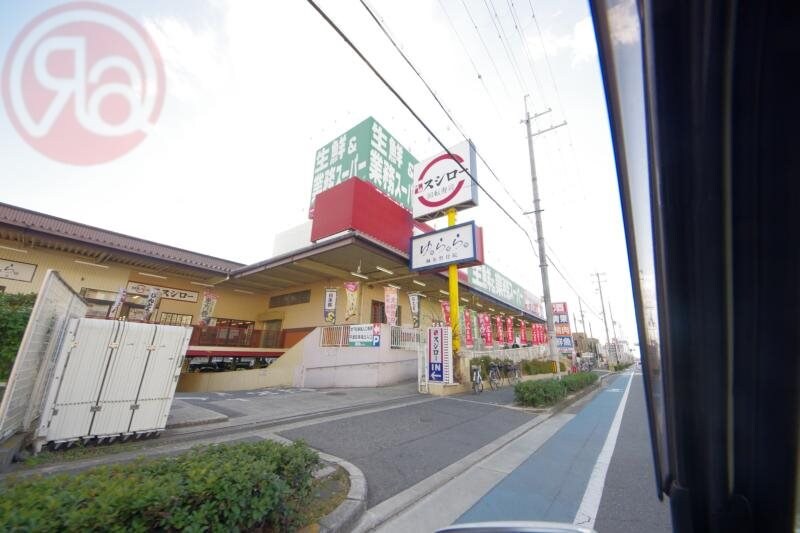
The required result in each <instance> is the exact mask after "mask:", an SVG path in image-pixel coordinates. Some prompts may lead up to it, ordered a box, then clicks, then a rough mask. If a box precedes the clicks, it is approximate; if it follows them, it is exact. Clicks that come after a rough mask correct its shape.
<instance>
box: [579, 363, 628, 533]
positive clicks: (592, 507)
mask: <svg viewBox="0 0 800 533" xmlns="http://www.w3.org/2000/svg"><path fill="white" fill-rule="evenodd" d="M629 375H630V377H629V378H628V385H627V386H626V387H625V393H624V394H623V395H622V400H621V401H620V402H619V407H617V412H616V414H615V415H614V420H613V421H612V422H611V428H610V429H609V430H608V436H607V437H606V442H605V443H604V444H603V449H602V450H600V455H598V456H597V462H596V463H595V464H594V468H593V469H592V475H591V477H590V478H589V483H588V484H587V485H586V492H584V493H583V499H582V500H581V505H580V507H579V508H578V512H577V513H576V514H575V519H574V520H573V521H572V523H573V524H575V525H576V526H582V527H586V528H589V529H594V521H595V519H596V518H597V510H598V509H599V508H600V499H601V498H602V497H603V488H604V487H605V484H606V474H607V473H608V465H609V464H611V457H612V456H613V455H614V447H616V445H617V437H618V436H619V427H620V426H621V425H622V414H623V413H624V412H625V404H626V403H627V402H628V393H629V392H630V390H631V383H632V382H633V375H632V374H629Z"/></svg>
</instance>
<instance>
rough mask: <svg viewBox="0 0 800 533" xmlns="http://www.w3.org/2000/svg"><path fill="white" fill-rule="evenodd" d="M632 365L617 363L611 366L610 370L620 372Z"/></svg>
mask: <svg viewBox="0 0 800 533" xmlns="http://www.w3.org/2000/svg"><path fill="white" fill-rule="evenodd" d="M632 364H633V363H619V364H617V365H613V369H612V370H615V371H617V372H619V371H621V370H625V369H626V368H628V367H629V366H631V365H632Z"/></svg>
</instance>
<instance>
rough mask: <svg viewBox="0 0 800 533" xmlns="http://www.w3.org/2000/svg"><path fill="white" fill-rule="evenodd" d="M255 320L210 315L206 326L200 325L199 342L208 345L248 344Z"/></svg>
mask: <svg viewBox="0 0 800 533" xmlns="http://www.w3.org/2000/svg"><path fill="white" fill-rule="evenodd" d="M255 324H256V323H255V322H253V321H251V320H237V319H234V318H217V317H211V318H210V319H209V321H208V325H207V326H200V336H199V341H200V344H203V345H209V346H249V345H250V341H251V339H252V337H253V331H254V330H255Z"/></svg>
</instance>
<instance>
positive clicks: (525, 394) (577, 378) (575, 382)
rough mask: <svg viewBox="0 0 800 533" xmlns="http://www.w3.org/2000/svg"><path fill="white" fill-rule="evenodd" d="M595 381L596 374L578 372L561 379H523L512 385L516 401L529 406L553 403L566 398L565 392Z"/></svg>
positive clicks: (567, 392) (576, 389)
mask: <svg viewBox="0 0 800 533" xmlns="http://www.w3.org/2000/svg"><path fill="white" fill-rule="evenodd" d="M595 381H597V374H594V373H592V372H580V373H578V374H569V375H566V376H563V377H562V378H561V380H557V379H547V380H542V381H523V382H521V383H517V384H516V386H515V387H514V399H515V400H516V401H517V403H520V404H522V405H526V406H529V407H544V406H548V405H553V404H554V403H557V402H559V401H560V400H562V399H564V398H566V396H567V394H569V393H571V392H575V391H578V390H580V389H582V388H584V387H587V386H589V385H591V384H592V383H594V382H595Z"/></svg>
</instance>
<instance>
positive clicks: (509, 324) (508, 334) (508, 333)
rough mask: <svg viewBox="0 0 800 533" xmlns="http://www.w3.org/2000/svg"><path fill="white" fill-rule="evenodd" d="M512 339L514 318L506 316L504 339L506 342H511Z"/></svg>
mask: <svg viewBox="0 0 800 533" xmlns="http://www.w3.org/2000/svg"><path fill="white" fill-rule="evenodd" d="M515 340H516V339H514V319H513V318H511V317H510V316H509V317H506V341H507V342H508V344H511V343H513V342H514V341H515Z"/></svg>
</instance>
